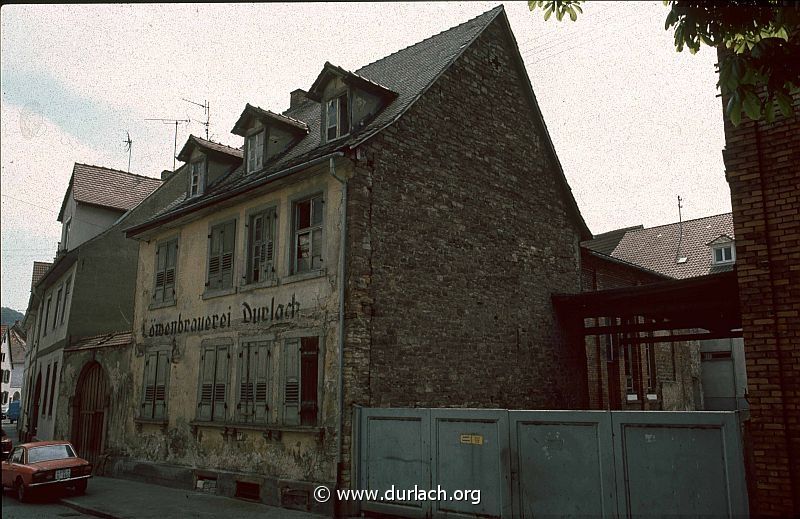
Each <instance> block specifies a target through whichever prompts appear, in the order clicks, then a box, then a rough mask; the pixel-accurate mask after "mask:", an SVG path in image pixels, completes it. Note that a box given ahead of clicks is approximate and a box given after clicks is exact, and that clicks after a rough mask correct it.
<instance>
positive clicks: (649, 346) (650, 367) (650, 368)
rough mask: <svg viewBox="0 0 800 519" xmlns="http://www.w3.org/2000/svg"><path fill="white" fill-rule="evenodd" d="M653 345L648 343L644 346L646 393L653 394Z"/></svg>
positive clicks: (654, 368) (654, 382)
mask: <svg viewBox="0 0 800 519" xmlns="http://www.w3.org/2000/svg"><path fill="white" fill-rule="evenodd" d="M655 346H656V345H655V344H653V343H648V344H646V345H645V350H644V353H645V356H646V357H647V393H648V394H655V392H656V380H657V379H656V349H655Z"/></svg>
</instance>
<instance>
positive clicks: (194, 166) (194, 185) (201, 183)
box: [189, 159, 206, 198]
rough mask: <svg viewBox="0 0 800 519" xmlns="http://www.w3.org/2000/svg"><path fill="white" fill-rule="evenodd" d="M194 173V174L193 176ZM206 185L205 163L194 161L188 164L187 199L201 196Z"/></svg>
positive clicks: (203, 161) (203, 160) (202, 160)
mask: <svg viewBox="0 0 800 519" xmlns="http://www.w3.org/2000/svg"><path fill="white" fill-rule="evenodd" d="M195 173H196V174H195ZM205 183H206V161H205V159H201V160H195V161H192V162H190V163H189V198H192V197H195V196H200V195H202V194H203V191H204V188H205Z"/></svg>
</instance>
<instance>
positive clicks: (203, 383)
mask: <svg viewBox="0 0 800 519" xmlns="http://www.w3.org/2000/svg"><path fill="white" fill-rule="evenodd" d="M215 364H216V348H215V347H214V346H205V347H203V350H202V354H201V355H200V388H199V392H200V394H199V395H198V398H197V419H198V420H211V408H212V402H213V396H214V365H215Z"/></svg>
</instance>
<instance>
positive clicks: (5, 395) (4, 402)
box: [3, 391, 8, 405]
mask: <svg viewBox="0 0 800 519" xmlns="http://www.w3.org/2000/svg"><path fill="white" fill-rule="evenodd" d="M7 403H8V391H3V405H6V404H7Z"/></svg>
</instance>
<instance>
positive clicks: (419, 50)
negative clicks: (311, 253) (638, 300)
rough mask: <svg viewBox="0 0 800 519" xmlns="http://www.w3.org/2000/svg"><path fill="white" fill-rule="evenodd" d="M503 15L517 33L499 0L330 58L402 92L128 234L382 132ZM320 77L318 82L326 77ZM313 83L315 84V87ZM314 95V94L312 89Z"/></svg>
mask: <svg viewBox="0 0 800 519" xmlns="http://www.w3.org/2000/svg"><path fill="white" fill-rule="evenodd" d="M501 15H502V20H503V22H504V25H505V27H506V30H507V32H508V34H509V36H511V38H512V39H513V35H512V34H511V27H510V25H509V24H508V19H507V18H506V16H505V13H504V10H503V6H502V5H500V6H497V7H495V8H494V9H492V10H490V11H487V12H485V13H483V14H481V15H479V16H477V17H475V18H473V19H471V20H469V21H467V22H464V23H462V24H460V25H458V26H456V27H453V28H451V29H448V30H446V31H443V32H441V33H439V34H437V35H435V36H431V37H430V38H427V39H425V40H423V41H421V42H419V43H416V44H414V45H411V46H409V47H406V48H405V49H402V50H400V51H397V52H395V53H393V54H390V55H389V56H386V57H384V58H382V59H379V60H377V61H375V62H373V63H370V64H368V65H366V66H364V67H361V68H359V69H358V70H356V71H355V72H349V71H346V70H344V69H339V68H338V67H335V66H333V65H330V64H326V67H324V68H323V73H322V74H325V73H326V70H327V71H328V72H340V73H342V74H345V75H347V76H348V77H350V78H351V79H352V78H358V80H359V81H360V80H363V81H365V82H368V83H369V84H372V85H376V86H377V87H380V88H381V89H383V90H386V91H389V92H394V93H396V96H397V97H396V98H395V99H393V100H392V101H391V102H389V103H388V104H387V105H386V106H385V107H384V108H383V109H382V110H381V111H379V112H378V113H377V114H376V115H375V117H374V118H373V119H372V120H371V121H369V122H368V124H366V125H365V126H364V127H363V128H360V129H356V130H354V131H352V132H351V134H350V135H349V136H348V137H346V138H343V139H337V140H335V141H332V142H323V141H322V136H321V132H319V131H311V132H309V133H308V135H306V136H305V137H303V138H302V139H301V140H299V141H298V142H297V143H296V144H295V145H294V146H292V147H290V148H289V149H288V150H286V152H284V153H283V154H281V155H278V156H277V157H275V158H274V159H272V161H271V164H268V165H267V167H266V168H265V169H264V170H263V171H262V172H260V173H257V174H253V175H246V174H245V168H244V167H243V166H240V167H239V168H238V169H237V170H236V171H234V172H233V173H232V174H231V175H230V176H229V177H227V178H225V179H223V180H222V181H221V182H220V183H219V184H218V185H216V186H214V187H213V188H210V189H208V190H207V191H206V193H205V194H204V195H202V196H199V197H194V198H191V199H186V200H183V201H180V202H178V203H176V204H175V205H174V206H173V207H172V208H171V209H170V210H168V211H165V212H162V213H161V214H159V215H157V216H155V217H154V218H153V219H151V220H150V221H148V222H144V223H143V224H140V225H138V226H135V227H132V228H129V229H127V230H126V231H127V233H128V236H135V235H137V234H139V233H140V232H143V231H145V230H147V229H150V228H153V227H157V226H158V225H159V224H160V223H162V222H167V221H174V220H175V219H176V218H179V217H182V216H184V215H187V214H189V213H191V212H193V211H194V210H196V209H200V208H203V207H208V206H209V205H211V204H213V203H216V202H218V201H222V200H225V199H228V198H231V197H234V196H237V195H239V194H241V193H244V192H246V191H248V190H250V189H255V188H256V187H259V186H261V185H264V184H266V183H268V182H270V181H272V180H273V179H276V178H279V177H281V176H283V175H284V174H287V173H288V172H290V171H291V170H292V168H296V167H300V166H303V165H305V164H308V163H310V162H312V161H315V160H317V159H321V158H324V157H327V156H330V155H332V154H333V153H337V152H339V153H340V152H341V151H342V150H349V149H352V148H354V147H356V146H358V145H359V144H361V143H363V142H364V141H366V140H367V139H370V138H371V137H373V136H374V135H376V134H377V133H378V132H380V131H381V130H383V129H384V128H386V127H387V126H389V125H391V124H392V123H394V122H395V121H397V120H398V119H399V118H400V117H401V116H402V115H403V114H404V113H405V112H406V111H407V110H408V109H409V108H410V107H411V105H413V104H414V102H415V101H416V100H417V99H419V98H420V97H421V96H422V95H423V94H424V93H425V92H426V91H427V90H428V88H429V87H430V86H431V85H432V84H433V83H434V82H435V81H436V80H437V79H438V78H439V76H441V75H442V74H443V73H444V72H445V71H446V70H447V69H448V68H449V67H450V65H451V64H452V63H453V62H454V61H455V60H456V59H458V57H459V56H461V54H462V53H463V52H464V50H465V49H466V48H468V47H469V46H470V45H471V44H472V43H473V42H474V41H475V40H476V39H477V38H478V36H480V34H481V33H483V31H484V30H485V29H486V28H487V27H488V26H489V25H490V24H491V23H492V22H493V21H494V20H495V19H497V18H498V16H501ZM517 61H518V66H519V67H520V68H521V70H522V73H523V74H522V75H523V77H524V78H526V80H527V73H526V72H525V65H524V63H523V61H522V57H521V56H520V55H519V51H518V49H517ZM322 74H321V76H320V77H318V78H317V81H316V82H315V86H316V85H317V83H319V82H320V81H321V79H320V78H321V77H322ZM312 89H313V87H312ZM527 89H528V95H529V97H530V99H531V101H532V106H533V107H534V112H535V117H536V119H537V122H538V124H540V125H541V127H542V129H543V132H544V134H545V135H544V139H545V142H546V144H547V146H548V147H549V149H550V151H551V153H552V155H553V158H554V160H555V162H556V164H557V167H558V172H559V175H560V180H561V183H562V185H563V187H564V193H565V196H566V197H567V199H568V205H569V206H570V209H571V212H572V214H573V215H574V216H575V219H576V220H577V221H578V224H579V227H580V230H581V234H582V236H583V237H585V238H588V237H589V236H591V233H590V232H589V230H588V228H587V226H586V223H585V222H584V220H583V217H582V216H581V214H580V210H579V209H578V206H577V203H576V202H575V199H574V197H573V196H572V192H571V190H570V188H569V186H568V184H567V181H566V177H565V176H564V173H563V170H562V168H561V164H560V162H559V160H558V156H557V155H556V153H555V149H554V148H553V144H552V141H551V139H550V136H549V134H548V133H547V127H546V125H545V124H544V120H543V118H542V116H541V111H540V110H539V107H538V104H537V102H536V96H535V95H534V93H533V89H532V88H531V86H530V81H529V80H527ZM312 97H313V94H312ZM283 115H284V116H286V117H289V118H291V119H294V120H298V121H303V122H304V123H305V124H306V125H307V126H308V127H309V128H320V127H321V126H320V125H321V110H320V104H319V103H318V102H316V101H314V100H312V99H311V98H307V99H306V100H305V101H304V102H300V103H298V104H297V105H296V106H294V107H292V108H290V109H289V110H287V111H285V112H283Z"/></svg>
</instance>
